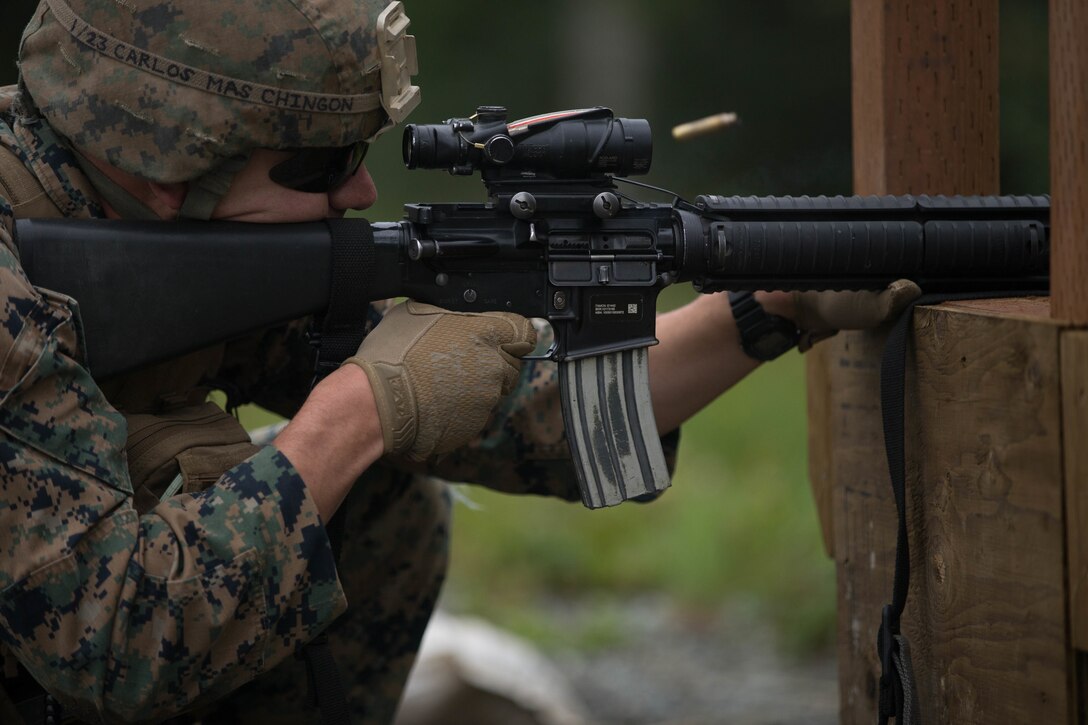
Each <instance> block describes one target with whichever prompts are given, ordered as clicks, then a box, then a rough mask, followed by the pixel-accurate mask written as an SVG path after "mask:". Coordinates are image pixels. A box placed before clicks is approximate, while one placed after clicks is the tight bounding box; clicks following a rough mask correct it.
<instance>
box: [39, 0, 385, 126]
mask: <svg viewBox="0 0 1088 725" xmlns="http://www.w3.org/2000/svg"><path fill="white" fill-rule="evenodd" d="M47 2H48V3H49V6H50V9H51V10H52V11H53V14H54V15H55V16H56V17H57V19H58V20H62V22H63V23H64V25H65V27H67V29H68V32H69V33H71V35H72V37H73V38H75V39H76V40H78V41H79V42H80V43H82V44H83V45H85V46H86V47H88V48H90V49H92V50H94V51H96V52H98V53H100V54H102V55H104V56H108V57H111V58H113V59H114V60H117V61H119V62H121V63H124V64H125V65H127V66H129V67H132V68H136V69H138V70H141V71H144V72H145V73H151V74H154V75H157V76H160V77H162V78H166V79H169V80H170V81H171V82H173V83H178V84H181V85H185V86H189V87H190V88H196V89H199V90H202V91H206V92H208V93H215V94H216V95H220V96H224V97H227V98H235V99H237V100H239V101H246V102H248V103H257V104H260V105H263V106H271V107H273V108H279V109H285V110H290V111H303V112H312V113H366V112H368V111H372V110H374V109H376V108H378V107H380V105H381V100H380V97H379V94H377V93H364V94H361V95H336V94H332V93H302V92H298V91H289V90H285V89H283V88H276V87H274V86H266V85H261V84H259V83H251V82H247V81H243V80H239V79H237V78H231V77H229V76H224V75H219V74H216V73H210V72H208V71H205V70H201V69H199V68H193V67H192V66H189V65H185V64H184V63H179V62H177V61H173V60H170V59H169V58H163V57H162V56H160V55H156V54H154V53H150V52H148V51H146V50H141V49H140V48H136V47H133V46H132V45H129V44H128V43H125V42H123V41H121V40H118V39H117V38H114V37H113V36H112V35H109V34H107V33H103V32H102V31H101V30H98V29H97V28H95V27H93V26H92V25H90V24H89V23H87V22H86V21H85V20H83V19H82V18H80V17H79V16H78V15H76V14H75V12H74V11H72V9H71V8H70V7H68V6H67V5H65V4H64V3H63V2H62V0H47Z"/></svg>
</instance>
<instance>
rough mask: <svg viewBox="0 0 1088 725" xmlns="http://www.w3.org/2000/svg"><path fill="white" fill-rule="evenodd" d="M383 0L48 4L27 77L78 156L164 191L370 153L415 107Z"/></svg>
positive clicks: (402, 40) (33, 33)
mask: <svg viewBox="0 0 1088 725" xmlns="http://www.w3.org/2000/svg"><path fill="white" fill-rule="evenodd" d="M408 22H409V21H408V18H407V16H406V15H405V14H404V9H403V6H402V5H401V3H400V2H389V0H42V2H41V3H40V4H39V6H38V8H37V10H36V12H35V15H34V18H33V19H32V20H31V22H30V24H29V25H28V26H27V28H26V31H25V32H24V34H23V40H22V45H21V48H20V60H19V67H20V78H21V81H22V83H23V84H24V86H25V87H26V89H27V90H28V91H29V93H30V96H31V97H32V99H33V101H34V103H35V105H36V106H37V108H38V109H39V111H40V113H41V114H42V115H43V116H44V118H45V119H46V120H47V121H48V122H49V124H50V125H51V126H52V127H53V128H54V129H56V130H57V131H58V132H60V133H61V134H62V135H64V136H66V137H67V138H68V139H69V140H70V141H71V142H72V143H73V144H74V145H75V146H76V147H77V148H79V149H81V150H82V151H83V152H84V153H86V154H88V155H90V156H94V157H96V158H99V159H102V160H104V161H107V162H108V163H110V164H111V165H113V166H116V167H118V168H120V169H122V170H124V171H127V172H129V173H132V174H136V175H138V176H141V177H143V178H146V179H150V180H152V181H158V182H163V183H168V182H176V181H190V180H193V179H197V178H199V177H202V176H203V175H205V174H207V173H209V172H211V171H213V170H214V169H216V168H217V167H219V166H220V165H221V164H223V163H224V162H225V161H226V160H228V159H233V160H235V161H237V159H238V157H240V156H243V157H244V156H245V155H247V154H248V152H250V151H252V150H253V149H256V148H273V149H286V148H308V147H336V146H347V145H349V144H353V143H355V142H357V141H362V140H371V139H373V138H374V137H375V136H377V135H378V134H379V133H381V132H382V131H384V130H386V129H387V128H389V127H390V126H392V124H393V123H395V122H398V121H400V120H402V119H403V118H404V117H405V116H406V115H407V114H408V112H409V111H411V110H412V108H414V107H415V106H416V105H417V104H418V102H419V88H418V87H416V86H412V85H411V76H412V74H414V73H415V72H416V61H415V38H413V37H412V36H409V35H406V33H405V31H406V29H407V26H408Z"/></svg>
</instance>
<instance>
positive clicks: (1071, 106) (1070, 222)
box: [1050, 0, 1088, 324]
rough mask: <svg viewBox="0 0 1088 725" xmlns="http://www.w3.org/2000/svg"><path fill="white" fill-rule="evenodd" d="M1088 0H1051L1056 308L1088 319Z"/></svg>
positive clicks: (1084, 320) (1053, 279)
mask: <svg viewBox="0 0 1088 725" xmlns="http://www.w3.org/2000/svg"><path fill="white" fill-rule="evenodd" d="M1086 39H1088V3H1085V2H1084V0H1051V2H1050V186H1051V190H1052V192H1053V209H1052V214H1051V230H1052V236H1051V239H1052V241H1051V245H1050V248H1051V252H1052V255H1053V256H1052V257H1051V273H1050V274H1051V299H1052V301H1053V305H1052V307H1051V311H1052V312H1053V314H1054V316H1055V317H1056V318H1058V319H1064V320H1070V321H1072V322H1076V323H1079V324H1086V323H1088V243H1086V240H1088V148H1086V146H1085V135H1086V129H1088V42H1086Z"/></svg>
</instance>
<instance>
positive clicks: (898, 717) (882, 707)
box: [876, 290, 1039, 725]
mask: <svg viewBox="0 0 1088 725" xmlns="http://www.w3.org/2000/svg"><path fill="white" fill-rule="evenodd" d="M1038 293H1039V292H1038V290H1011V291H1005V292H981V293H980V292H965V293H960V294H933V295H923V296H922V297H919V298H918V299H917V300H915V301H914V302H912V303H911V304H910V305H908V306H907V308H906V309H905V310H903V312H902V314H901V315H900V316H899V319H898V320H897V321H896V323H895V326H894V327H893V328H892V331H891V333H890V334H889V335H888V339H887V342H885V344H884V355H883V357H882V359H881V362H880V407H881V412H882V415H883V419H884V453H885V455H886V456H887V459H888V474H889V476H890V478H891V484H892V494H893V496H894V498H895V509H896V513H897V515H898V519H899V525H898V531H897V534H896V543H895V574H894V577H893V580H892V601H891V603H890V604H885V605H884V609H883V610H882V612H881V618H880V630H879V632H878V633H877V639H876V649H877V654H878V655H879V656H880V667H881V673H880V682H879V692H880V701H879V705H878V711H877V722H878V723H879V724H880V725H887V723H888V720H889V719H890V718H893V717H894V718H895V721H896V724H897V725H919V722H920V719H919V718H920V713H919V708H918V689H917V687H916V686H915V682H914V669H913V665H912V663H911V660H910V643H909V642H908V641H907V638H906V636H905V635H903V634H902V633H901V632H900V620H901V618H902V616H903V609H904V608H905V607H906V605H907V592H908V590H909V589H910V542H909V540H908V535H907V482H906V453H905V451H906V441H905V439H906V435H905V430H906V424H905V413H904V410H905V405H904V395H905V388H906V370H907V342H908V340H909V336H908V333H909V332H910V329H911V321H912V320H913V317H914V308H915V307H917V306H918V305H932V304H937V303H938V302H954V301H957V300H974V299H985V298H995V297H1020V296H1024V295H1031V294H1038Z"/></svg>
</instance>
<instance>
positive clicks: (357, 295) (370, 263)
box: [311, 219, 377, 385]
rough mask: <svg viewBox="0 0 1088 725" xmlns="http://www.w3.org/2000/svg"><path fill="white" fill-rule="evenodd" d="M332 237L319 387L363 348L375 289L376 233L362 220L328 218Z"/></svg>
mask: <svg viewBox="0 0 1088 725" xmlns="http://www.w3.org/2000/svg"><path fill="white" fill-rule="evenodd" d="M325 223H326V224H327V225H328V227H329V233H330V235H331V238H332V255H331V256H332V284H331V285H330V292H329V307H328V309H327V310H325V313H324V314H323V315H321V317H320V319H319V320H318V321H317V323H316V324H315V330H317V332H312V333H311V342H312V343H313V345H314V346H315V347H316V348H317V362H316V367H315V370H314V384H315V385H316V384H317V383H318V382H320V381H321V380H322V379H324V378H325V376H326V375H328V374H329V373H331V372H332V371H333V370H336V369H337V368H338V367H340V363H342V362H344V360H346V359H348V358H349V357H351V356H352V355H354V354H355V352H356V351H357V350H358V349H359V344H360V343H361V342H362V341H363V325H364V324H365V323H366V318H367V311H368V310H369V309H370V295H369V292H370V291H371V290H372V289H373V288H374V275H375V273H376V270H377V266H376V264H375V259H376V252H375V248H374V230H373V229H371V227H370V225H369V224H365V223H364V224H360V223H359V220H358V219H352V220H348V219H326V220H325Z"/></svg>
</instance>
